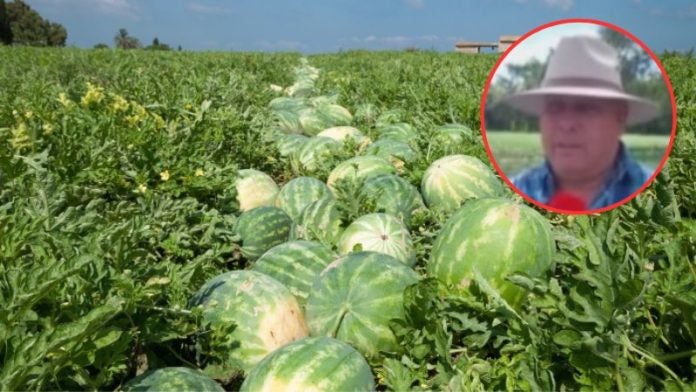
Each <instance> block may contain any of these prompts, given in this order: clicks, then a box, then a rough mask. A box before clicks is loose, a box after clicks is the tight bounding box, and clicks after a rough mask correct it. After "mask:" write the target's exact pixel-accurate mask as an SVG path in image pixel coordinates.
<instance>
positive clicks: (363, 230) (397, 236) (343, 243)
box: [338, 213, 416, 266]
mask: <svg viewBox="0 0 696 392" xmlns="http://www.w3.org/2000/svg"><path fill="white" fill-rule="evenodd" d="M356 246H359V247H360V248H361V249H360V250H364V251H373V252H378V253H383V254H386V255H389V256H392V257H394V258H395V259H397V260H399V261H400V262H402V263H404V264H406V265H408V266H413V265H414V264H415V263H416V252H415V250H414V248H413V241H412V240H411V235H410V234H409V232H408V229H407V228H406V227H405V226H404V224H403V223H401V221H400V220H399V219H398V218H396V217H394V216H392V215H389V214H381V213H374V214H368V215H364V216H361V217H360V218H358V219H356V220H355V221H354V222H353V223H351V224H350V225H349V226H348V227H347V228H346V229H345V230H344V231H343V234H341V238H340V239H339V240H338V252H339V253H340V254H342V255H345V254H348V253H350V252H352V251H353V249H354V248H355V247H356Z"/></svg>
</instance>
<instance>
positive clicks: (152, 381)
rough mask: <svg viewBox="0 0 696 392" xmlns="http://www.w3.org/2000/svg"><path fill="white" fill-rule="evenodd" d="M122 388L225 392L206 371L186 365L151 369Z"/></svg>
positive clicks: (156, 390)
mask: <svg viewBox="0 0 696 392" xmlns="http://www.w3.org/2000/svg"><path fill="white" fill-rule="evenodd" d="M122 390H123V391H125V392H135V391H143V392H144V391H152V392H158V391H178V392H189V391H190V392H199V391H206V392H224V389H222V387H221V386H220V385H219V384H218V383H216V382H215V381H214V380H213V379H211V378H210V377H208V376H206V375H205V374H204V373H202V372H200V371H198V370H194V369H189V368H185V367H165V368H161V369H157V370H150V371H148V372H145V373H143V374H141V375H139V376H138V377H135V378H134V379H132V380H130V381H128V382H127V383H126V384H125V385H124V386H123V389H122Z"/></svg>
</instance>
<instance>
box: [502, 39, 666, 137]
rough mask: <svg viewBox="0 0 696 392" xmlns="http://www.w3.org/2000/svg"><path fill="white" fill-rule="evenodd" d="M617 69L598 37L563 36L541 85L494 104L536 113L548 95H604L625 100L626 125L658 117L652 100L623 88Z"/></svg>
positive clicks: (616, 60) (611, 51)
mask: <svg viewBox="0 0 696 392" xmlns="http://www.w3.org/2000/svg"><path fill="white" fill-rule="evenodd" d="M620 70H621V68H620V62H619V56H618V53H617V52H616V50H615V49H614V48H613V47H611V46H610V45H608V44H607V43H605V42H604V41H602V40H601V39H599V38H594V37H590V36H575V37H564V38H562V39H561V40H560V42H559V43H558V46H557V48H556V51H555V52H554V53H553V54H552V55H551V58H550V59H549V63H548V66H547V68H546V72H545V74H544V79H543V81H542V82H541V86H540V87H538V88H534V89H530V90H526V91H521V92H518V93H514V94H510V95H508V96H506V97H503V98H501V100H500V101H499V102H497V103H498V104H507V105H510V106H512V107H513V108H515V109H517V110H520V111H522V112H524V113H527V114H531V115H535V116H538V115H540V114H541V113H542V111H543V109H544V106H545V102H546V98H547V97H549V96H558V95H561V96H575V97H590V98H605V99H616V100H621V101H624V102H626V104H627V105H628V116H627V119H626V123H627V124H628V125H635V124H640V123H644V122H647V121H650V120H652V119H654V118H655V117H657V115H658V114H659V108H658V106H657V105H656V104H655V103H654V102H652V101H650V100H647V99H645V98H641V97H638V96H635V95H632V94H628V93H627V92H626V91H625V90H624V88H623V84H622V83H621V71H620Z"/></svg>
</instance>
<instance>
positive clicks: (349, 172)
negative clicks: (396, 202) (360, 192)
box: [326, 155, 396, 191]
mask: <svg viewBox="0 0 696 392" xmlns="http://www.w3.org/2000/svg"><path fill="white" fill-rule="evenodd" d="M395 172H396V169H394V166H392V165H391V164H390V163H389V162H387V161H386V160H384V159H382V158H379V157H375V156H369V155H367V156H360V157H354V158H351V159H349V160H347V161H344V162H341V163H340V164H338V166H336V167H335V168H334V169H333V170H332V171H331V173H330V174H329V178H328V179H327V180H326V185H328V186H329V188H331V190H332V191H335V190H336V189H335V185H336V183H337V182H338V181H339V180H342V179H349V180H354V181H355V180H365V179H367V178H370V177H374V176H378V175H382V174H394V173H395Z"/></svg>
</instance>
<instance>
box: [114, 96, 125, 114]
mask: <svg viewBox="0 0 696 392" xmlns="http://www.w3.org/2000/svg"><path fill="white" fill-rule="evenodd" d="M111 109H112V110H113V111H114V112H121V111H126V110H128V101H127V100H126V99H125V98H123V97H122V96H120V95H114V101H113V102H112V103H111Z"/></svg>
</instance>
